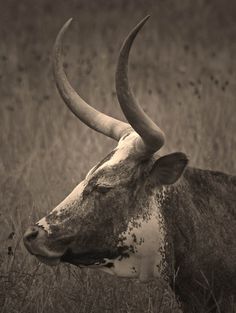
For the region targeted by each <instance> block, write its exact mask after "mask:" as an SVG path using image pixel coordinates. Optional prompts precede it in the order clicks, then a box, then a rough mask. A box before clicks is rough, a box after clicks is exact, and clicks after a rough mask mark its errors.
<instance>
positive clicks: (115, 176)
mask: <svg viewBox="0 0 236 313" xmlns="http://www.w3.org/2000/svg"><path fill="white" fill-rule="evenodd" d="M137 138H138V137H137V135H136V134H135V133H131V134H130V135H128V136H126V137H125V138H122V139H121V141H120V142H119V145H118V147H117V148H116V149H115V150H114V151H113V152H112V153H110V154H109V155H108V156H107V157H106V158H105V159H104V160H103V161H101V162H100V163H99V164H98V165H97V166H95V167H94V168H93V169H92V170H91V171H90V172H89V173H88V175H87V177H86V178H85V180H84V181H82V182H81V183H80V184H79V185H78V186H77V187H76V188H75V189H74V190H73V191H72V193H71V194H70V195H69V196H68V197H67V198H66V199H65V200H64V201H63V202H62V203H60V204H59V205H58V206H57V207H56V208H55V209H54V210H53V211H52V212H51V213H49V214H48V215H47V216H46V217H44V218H43V219H41V220H40V221H39V222H38V223H37V224H38V225H39V226H41V227H42V228H43V229H44V230H45V231H46V232H47V234H48V236H47V238H46V239H45V240H44V242H43V246H44V251H45V257H48V256H49V255H50V256H51V257H52V258H57V260H58V261H59V260H60V261H62V262H69V263H72V264H75V265H80V266H90V267H95V268H99V269H102V270H104V271H106V272H109V273H111V274H116V275H118V276H124V277H139V279H140V280H143V281H145V280H147V279H150V278H151V277H153V276H159V275H160V273H161V271H162V269H163V268H164V263H165V260H164V225H163V219H162V216H161V213H160V211H158V209H157V208H158V207H160V205H161V202H162V198H163V195H164V194H163V188H162V187H161V186H159V188H153V187H151V184H150V183H149V181H148V179H147V177H148V175H149V171H150V169H151V167H152V165H153V163H154V158H153V157H150V158H145V159H144V158H142V157H140V153H139V157H136V156H135V155H137V153H136V151H135V150H136V146H135V142H136V139H137ZM41 260H42V261H45V262H46V261H47V260H46V259H42V258H41ZM56 263H57V262H56Z"/></svg>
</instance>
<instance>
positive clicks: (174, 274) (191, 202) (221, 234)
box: [161, 168, 236, 294]
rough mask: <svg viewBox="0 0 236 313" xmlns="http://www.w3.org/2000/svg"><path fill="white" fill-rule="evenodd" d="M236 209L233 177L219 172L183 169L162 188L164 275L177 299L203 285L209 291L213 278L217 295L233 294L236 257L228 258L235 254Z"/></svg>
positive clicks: (235, 190) (235, 278)
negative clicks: (176, 291) (177, 292)
mask: <svg viewBox="0 0 236 313" xmlns="http://www.w3.org/2000/svg"><path fill="white" fill-rule="evenodd" d="M233 198H234V199H233ZM235 203H236V179H235V177H232V176H229V175H226V174H223V173H219V172H212V171H205V170H199V169H194V168H188V169H187V170H186V171H185V174H184V175H183V177H182V178H181V179H180V181H179V182H178V183H176V184H174V185H172V186H169V187H167V188H166V194H165V197H164V200H163V203H162V206H161V211H162V214H163V217H164V220H165V228H166V230H165V232H166V242H167V243H168V245H167V249H166V259H167V264H168V266H167V273H168V276H169V278H170V280H171V281H172V285H174V284H176V285H175V286H173V287H175V288H177V289H178V288H181V293H182V294H185V293H186V294H187V293H188V294H189V293H191V292H193V293H195V290H199V285H198V284H197V282H202V283H203V286H205V285H206V279H207V281H208V282H209V284H212V285H213V281H212V279H213V278H212V277H214V288H215V292H216V294H219V293H220V290H221V287H222V286H226V285H227V287H226V289H228V290H233V288H234V290H236V289H235V288H236V272H235V261H236V255H234V256H233V255H232V254H229V253H228V251H235V250H234V249H235V247H233V245H234V242H235V237H236V212H235V209H234V206H235ZM200 289H201V288H200ZM202 292H203V289H202Z"/></svg>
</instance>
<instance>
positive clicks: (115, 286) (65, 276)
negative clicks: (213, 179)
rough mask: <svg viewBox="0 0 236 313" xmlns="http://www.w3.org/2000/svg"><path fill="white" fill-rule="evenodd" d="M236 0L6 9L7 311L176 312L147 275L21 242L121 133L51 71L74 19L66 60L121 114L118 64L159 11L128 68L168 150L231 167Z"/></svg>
mask: <svg viewBox="0 0 236 313" xmlns="http://www.w3.org/2000/svg"><path fill="white" fill-rule="evenodd" d="M235 9H236V7H235V4H234V1H228V2H227V4H225V2H224V1H220V0H217V1H214V2H209V1H203V0H198V1H187V0H184V1H181V3H180V2H177V1H174V0H165V1H159V2H156V1H154V0H153V1H145V2H144V1H141V0H140V1H134V0H133V1H114V0H113V1H105V0H103V1H95V0H94V1H89V3H88V2H87V1H85V0H84V1H82V0H80V1H75V0H74V1H69V2H65V1H64V2H63V1H61V0H60V1H57V2H53V1H46V0H42V1H40V2H33V1H29V0H27V1H26V0H24V1H18V2H17V1H14V0H10V1H8V2H7V3H6V2H5V3H2V4H1V15H2V16H1V19H0V26H1V27H0V36H1V40H0V82H1V83H0V95H1V114H0V149H1V152H0V186H1V190H0V210H1V211H0V214H1V215H0V242H1V246H0V247H1V248H0V312H2V313H3V312H21V313H23V312H86V313H87V312H150V313H151V312H176V311H177V310H178V309H177V308H175V307H176V303H175V301H174V297H173V295H172V294H171V293H170V292H169V291H168V290H167V289H166V286H163V285H162V284H161V283H160V282H151V283H149V284H145V285H143V284H140V283H137V282H133V281H128V280H123V279H118V278H114V277H110V276H107V275H105V274H102V273H97V272H93V271H86V270H83V271H82V270H80V269H77V268H75V267H70V266H66V265H63V266H59V267H57V268H49V267H47V266H45V265H41V264H39V263H38V262H37V261H36V260H35V259H34V258H33V257H32V256H30V255H29V254H28V253H27V252H26V251H25V248H24V246H23V244H22V241H21V238H22V234H23V232H24V230H25V228H26V227H27V226H28V225H29V224H31V223H32V222H34V221H36V220H37V219H39V218H40V217H42V216H43V215H44V214H45V213H46V212H48V211H49V210H50V209H52V208H53V207H54V206H55V205H56V204H57V203H58V202H59V201H61V200H62V199H63V198H64V197H65V195H66V194H67V193H69V192H70V190H71V189H72V188H73V187H74V186H75V185H76V184H77V183H78V182H79V181H80V180H81V179H83V177H84V176H85V174H86V172H87V171H88V170H89V169H90V168H91V166H93V165H94V164H95V163H96V162H98V161H99V160H100V159H101V158H102V157H103V156H104V155H105V154H106V153H108V152H109V151H110V150H111V149H112V147H114V145H115V143H114V142H113V141H111V140H110V139H108V138H105V137H104V136H102V135H99V134H96V133H95V132H93V131H92V130H90V129H88V128H87V127H86V126H84V125H82V124H81V123H80V122H79V121H78V120H77V119H76V118H75V117H74V116H72V114H71V113H70V112H69V111H68V109H67V108H66V107H65V106H64V105H63V103H62V100H61V99H60V97H59V95H58V94H57V91H56V88H55V85H54V81H53V77H52V71H51V50H52V45H53V42H54V39H55V36H56V34H57V32H58V30H59V28H60V27H61V25H62V24H63V23H64V21H65V20H66V19H68V18H69V17H71V16H73V17H74V22H73V24H72V27H71V29H70V30H69V32H68V33H67V34H66V39H65V52H66V64H65V65H66V70H67V72H68V76H69V78H70V80H71V82H72V83H73V85H74V87H75V88H77V89H78V90H80V94H81V95H82V96H83V97H84V98H85V99H86V100H87V101H88V102H89V103H91V104H92V105H93V106H95V107H96V108H97V109H99V110H102V111H103V112H106V113H107V114H110V115H113V116H115V117H117V118H120V119H123V117H122V114H121V112H120V109H119V105H118V103H117V100H116V93H115V87H114V72H115V64H116V60H117V56H118V51H119V47H120V45H121V42H122V40H123V38H124V36H125V35H126V34H127V31H128V30H129V29H130V28H131V27H132V26H133V25H134V24H135V23H136V22H137V21H138V20H139V19H140V18H142V17H143V16H144V15H145V14H147V13H150V14H151V15H152V19H151V20H150V21H149V22H148V24H147V25H146V26H145V28H144V29H143V30H142V33H141V34H140V36H139V38H137V41H136V43H135V45H134V47H133V51H132V54H131V64H130V69H131V71H130V79H131V81H132V85H133V89H134V92H135V94H136V96H137V98H138V99H139V102H140V103H141V104H142V106H143V107H144V109H145V111H146V112H147V113H148V114H149V115H150V116H151V117H152V118H153V119H154V120H155V121H157V122H158V123H159V124H160V126H161V127H162V128H163V129H164V131H165V132H166V135H167V144H166V146H165V147H164V148H163V149H162V151H161V153H162V154H164V153H168V152H171V151H183V152H185V153H187V154H188V156H189V157H190V160H191V165H192V166H197V167H202V168H210V169H217V170H221V171H226V172H228V173H232V174H235V172H236V162H235V147H236V139H235V138H236V137H235V129H236V128H235V112H236V106H235V101H236V86H235V81H236V80H235V70H236V61H235V52H236V46H235V35H236V29H235V26H234V21H235V15H236V14H235V12H236V10H235Z"/></svg>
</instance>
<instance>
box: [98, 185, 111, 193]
mask: <svg viewBox="0 0 236 313" xmlns="http://www.w3.org/2000/svg"><path fill="white" fill-rule="evenodd" d="M111 189H112V187H111V186H102V185H97V186H96V187H95V190H96V191H98V192H99V193H107V192H108V191H110V190H111Z"/></svg>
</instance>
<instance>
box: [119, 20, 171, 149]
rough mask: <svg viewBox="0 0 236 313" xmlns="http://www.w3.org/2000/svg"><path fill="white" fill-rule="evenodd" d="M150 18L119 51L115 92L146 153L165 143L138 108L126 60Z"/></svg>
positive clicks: (157, 129)
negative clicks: (130, 84)
mask: <svg viewBox="0 0 236 313" xmlns="http://www.w3.org/2000/svg"><path fill="white" fill-rule="evenodd" d="M149 17H150V16H146V17H145V18H144V19H143V20H142V21H141V22H140V23H139V24H137V25H136V26H135V27H134V28H133V30H131V32H130V33H129V35H128V36H127V38H126V39H125V41H124V43H123V46H122V48H121V51H120V55H119V59H118V64H117V69H116V91H117V97H118V100H119V103H120V106H121V109H122V111H123V113H124V115H125V117H126V118H127V120H128V122H129V123H130V125H131V126H132V127H133V128H134V130H135V131H136V132H137V133H138V134H139V135H140V136H141V138H142V140H143V142H144V144H145V146H146V147H147V150H148V151H151V152H155V151H157V150H159V149H160V148H161V147H162V146H163V144H164V141H165V135H164V133H163V132H162V130H161V129H160V128H159V127H158V126H157V125H156V124H155V123H154V122H153V121H152V120H151V119H150V118H149V117H148V116H147V114H146V113H145V112H144V111H143V109H142V108H141V107H140V106H139V104H138V103H137V101H136V100H135V98H134V95H133V93H132V91H131V89H130V86H129V80H128V59H129V52H130V48H131V46H132V43H133V41H134V39H135V37H136V35H137V34H138V32H139V30H140V29H141V28H142V26H143V25H144V24H145V22H146V21H147V20H148V18H149Z"/></svg>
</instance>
